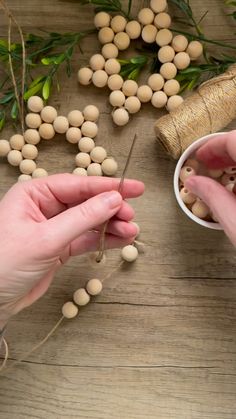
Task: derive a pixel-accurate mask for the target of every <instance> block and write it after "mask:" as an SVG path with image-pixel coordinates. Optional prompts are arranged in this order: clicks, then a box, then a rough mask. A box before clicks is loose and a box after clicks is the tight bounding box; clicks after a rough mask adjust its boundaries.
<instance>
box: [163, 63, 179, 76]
mask: <svg viewBox="0 0 236 419" xmlns="http://www.w3.org/2000/svg"><path fill="white" fill-rule="evenodd" d="M160 73H161V75H162V76H163V77H164V79H166V80H170V79H174V78H175V76H176V74H177V68H176V66H175V65H174V64H173V63H164V64H162V66H161V68H160Z"/></svg>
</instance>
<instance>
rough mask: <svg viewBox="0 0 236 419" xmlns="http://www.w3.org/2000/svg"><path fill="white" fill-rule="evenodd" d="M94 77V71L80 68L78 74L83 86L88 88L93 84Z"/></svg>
mask: <svg viewBox="0 0 236 419" xmlns="http://www.w3.org/2000/svg"><path fill="white" fill-rule="evenodd" d="M92 77H93V71H92V70H91V68H88V67H82V68H80V69H79V71H78V74H77V78H78V82H79V83H80V84H82V85H83V86H88V85H89V84H90V83H91V82H92Z"/></svg>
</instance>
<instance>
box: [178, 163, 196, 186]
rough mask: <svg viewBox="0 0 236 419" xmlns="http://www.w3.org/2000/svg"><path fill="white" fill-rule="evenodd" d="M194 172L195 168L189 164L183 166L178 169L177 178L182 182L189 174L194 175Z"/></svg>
mask: <svg viewBox="0 0 236 419" xmlns="http://www.w3.org/2000/svg"><path fill="white" fill-rule="evenodd" d="M195 175H196V172H195V170H194V169H193V168H192V167H190V166H183V167H182V169H181V170H180V175H179V178H180V180H181V181H182V182H183V183H184V182H185V180H186V179H187V178H188V177H190V176H195Z"/></svg>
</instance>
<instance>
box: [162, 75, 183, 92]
mask: <svg viewBox="0 0 236 419" xmlns="http://www.w3.org/2000/svg"><path fill="white" fill-rule="evenodd" d="M163 90H164V92H165V93H166V94H167V96H174V95H177V94H178V93H179V91H180V84H179V82H178V81H177V80H175V79H171V80H167V81H166V82H165V84H164V88H163Z"/></svg>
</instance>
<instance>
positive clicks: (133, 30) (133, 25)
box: [125, 20, 141, 39]
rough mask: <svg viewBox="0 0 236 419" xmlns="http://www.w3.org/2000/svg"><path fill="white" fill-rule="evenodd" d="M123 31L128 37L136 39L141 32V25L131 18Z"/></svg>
mask: <svg viewBox="0 0 236 419" xmlns="http://www.w3.org/2000/svg"><path fill="white" fill-rule="evenodd" d="M125 32H126V33H127V35H128V36H129V38H130V39H138V38H139V37H140V34H141V25H140V23H139V22H137V21H136V20H131V21H130V22H128V23H127V25H126V27H125Z"/></svg>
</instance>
